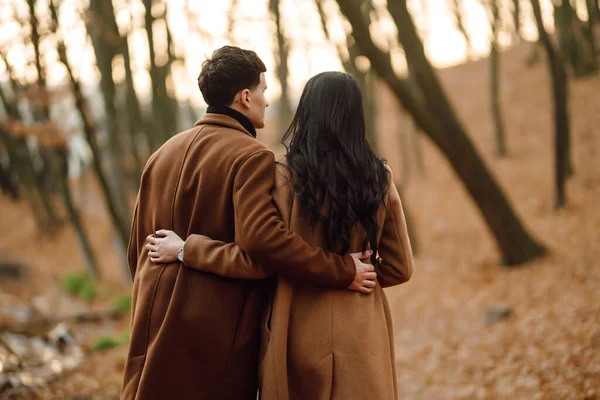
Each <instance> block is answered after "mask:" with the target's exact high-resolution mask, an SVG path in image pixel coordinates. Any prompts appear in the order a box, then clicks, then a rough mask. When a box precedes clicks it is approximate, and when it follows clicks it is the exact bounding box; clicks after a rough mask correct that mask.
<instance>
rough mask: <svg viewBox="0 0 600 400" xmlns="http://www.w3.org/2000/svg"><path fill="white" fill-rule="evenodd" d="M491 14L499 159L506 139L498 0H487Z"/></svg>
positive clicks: (491, 43) (494, 105)
mask: <svg viewBox="0 0 600 400" xmlns="http://www.w3.org/2000/svg"><path fill="white" fill-rule="evenodd" d="M486 6H487V8H488V10H489V14H490V26H491V30H492V35H491V37H490V86H491V90H490V94H491V105H492V107H491V108H492V115H493V118H494V128H495V131H496V154H497V155H498V156H499V157H504V156H505V155H506V138H505V133H504V122H503V121H502V107H501V105H500V104H501V101H500V87H501V86H500V52H499V49H498V47H499V43H498V33H499V30H500V25H501V21H500V10H499V8H498V0H487V4H486Z"/></svg>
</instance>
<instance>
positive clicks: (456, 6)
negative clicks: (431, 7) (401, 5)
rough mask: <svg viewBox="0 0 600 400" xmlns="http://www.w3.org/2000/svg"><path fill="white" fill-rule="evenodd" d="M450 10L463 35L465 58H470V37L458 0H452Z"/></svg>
mask: <svg viewBox="0 0 600 400" xmlns="http://www.w3.org/2000/svg"><path fill="white" fill-rule="evenodd" d="M397 1H404V0H397ZM452 12H453V13H454V17H455V18H456V26H457V28H458V30H459V31H460V33H461V34H462V35H463V37H464V38H465V47H466V53H467V57H466V58H467V60H468V59H470V58H471V51H472V48H473V46H472V44H471V38H470V37H469V34H468V33H467V29H466V28H465V24H464V23H463V19H462V12H461V9H460V0H452Z"/></svg>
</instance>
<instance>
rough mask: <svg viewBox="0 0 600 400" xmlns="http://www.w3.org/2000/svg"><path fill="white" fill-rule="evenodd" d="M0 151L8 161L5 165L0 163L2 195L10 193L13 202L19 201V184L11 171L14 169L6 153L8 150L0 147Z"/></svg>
mask: <svg viewBox="0 0 600 400" xmlns="http://www.w3.org/2000/svg"><path fill="white" fill-rule="evenodd" d="M0 149H2V150H3V151H2V153H4V158H5V159H8V162H7V165H5V164H4V163H3V162H2V161H0V187H1V188H2V193H5V192H6V193H10V196H11V198H12V199H13V200H19V199H20V197H21V196H20V192H19V184H18V179H17V177H16V176H15V173H14V171H13V169H14V167H13V165H12V159H11V157H10V154H9V153H8V149H6V148H2V147H0Z"/></svg>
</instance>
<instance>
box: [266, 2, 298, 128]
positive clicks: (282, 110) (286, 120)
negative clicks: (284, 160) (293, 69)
mask: <svg viewBox="0 0 600 400" xmlns="http://www.w3.org/2000/svg"><path fill="white" fill-rule="evenodd" d="M269 11H270V12H271V15H272V16H273V18H274V20H275V36H276V37H277V46H276V51H275V52H276V54H275V69H276V70H277V77H278V78H279V83H280V85H281V97H280V99H279V132H280V134H281V135H283V133H284V132H285V131H286V129H287V127H288V126H289V124H290V122H291V121H292V116H293V111H292V106H291V104H290V93H289V87H288V77H289V74H290V72H289V68H288V57H289V45H288V43H287V41H286V39H285V36H284V33H283V30H282V21H281V12H280V2H279V0H269Z"/></svg>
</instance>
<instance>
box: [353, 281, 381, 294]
mask: <svg viewBox="0 0 600 400" xmlns="http://www.w3.org/2000/svg"><path fill="white" fill-rule="evenodd" d="M375 286H377V282H376V281H372V280H364V281H361V282H356V281H354V282H353V283H352V285H350V286H348V289H350V290H353V291H355V292H359V293H364V294H369V293H371V292H372V291H373V288H374V287H375Z"/></svg>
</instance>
